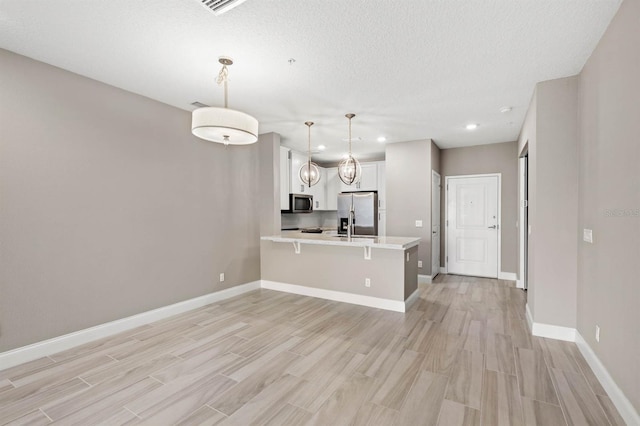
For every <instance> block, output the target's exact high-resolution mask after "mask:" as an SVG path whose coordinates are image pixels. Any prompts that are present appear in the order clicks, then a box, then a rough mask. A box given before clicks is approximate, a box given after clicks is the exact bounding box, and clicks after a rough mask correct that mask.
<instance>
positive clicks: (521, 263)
mask: <svg viewBox="0 0 640 426" xmlns="http://www.w3.org/2000/svg"><path fill="white" fill-rule="evenodd" d="M524 161H525V160H524V156H522V157H519V158H518V251H519V261H518V278H517V280H516V287H518V288H524V280H525V278H526V277H525V276H524V262H525V259H524V253H525V249H524V241H525V234H524V233H525V232H526V230H525V229H524V226H525V225H524V180H525V176H524V173H525V169H524Z"/></svg>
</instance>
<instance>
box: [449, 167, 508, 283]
mask: <svg viewBox="0 0 640 426" xmlns="http://www.w3.org/2000/svg"><path fill="white" fill-rule="evenodd" d="M499 183H500V182H499V178H498V176H477V177H448V178H447V224H448V225H447V272H448V273H450V274H460V275H473V276H478V277H491V278H497V277H498V235H499V224H500V218H499V217H498V212H499V210H498V202H499V200H498V193H499Z"/></svg>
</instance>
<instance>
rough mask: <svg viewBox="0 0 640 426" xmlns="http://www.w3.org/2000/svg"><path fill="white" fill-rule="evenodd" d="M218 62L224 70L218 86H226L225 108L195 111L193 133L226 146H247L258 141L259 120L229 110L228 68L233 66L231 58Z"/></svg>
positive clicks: (192, 122)
mask: <svg viewBox="0 0 640 426" xmlns="http://www.w3.org/2000/svg"><path fill="white" fill-rule="evenodd" d="M218 62H220V63H221V64H222V69H221V70H220V73H219V74H218V79H217V82H218V84H224V108H218V107H203V108H198V109H196V110H194V111H193V114H192V116H191V133H193V134H194V135H195V136H197V137H199V138H200V139H204V140H207V141H210V142H218V143H223V144H225V145H247V144H251V143H254V142H256V141H257V140H258V120H256V119H255V118H253V117H252V116H250V115H249V114H246V113H244V112H242V111H236V110H234V109H230V108H228V88H227V80H228V74H229V70H228V68H227V66H230V65H232V64H233V60H232V59H231V58H227V57H225V56H221V57H220V58H219V59H218Z"/></svg>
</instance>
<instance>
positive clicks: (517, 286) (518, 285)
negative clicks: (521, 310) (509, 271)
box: [516, 280, 524, 288]
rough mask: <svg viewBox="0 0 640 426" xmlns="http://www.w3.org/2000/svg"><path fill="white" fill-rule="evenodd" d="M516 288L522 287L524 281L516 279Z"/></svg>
mask: <svg viewBox="0 0 640 426" xmlns="http://www.w3.org/2000/svg"><path fill="white" fill-rule="evenodd" d="M516 288H524V281H523V280H516Z"/></svg>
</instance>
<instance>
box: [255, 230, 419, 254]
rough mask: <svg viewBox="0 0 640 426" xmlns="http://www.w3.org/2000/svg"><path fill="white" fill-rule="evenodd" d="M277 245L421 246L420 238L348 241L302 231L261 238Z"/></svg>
mask: <svg viewBox="0 0 640 426" xmlns="http://www.w3.org/2000/svg"><path fill="white" fill-rule="evenodd" d="M261 239H262V240H267V241H273V242H276V243H294V242H295V243H302V244H321V245H327V246H350V247H367V246H371V247H373V248H382V249H392V250H406V249H408V248H411V247H415V246H417V245H418V244H420V238H413V237H373V236H372V237H358V236H354V237H351V239H348V238H347V237H346V236H338V235H337V234H336V233H335V232H334V233H326V232H323V233H322V234H312V233H306V232H300V231H282V232H281V233H280V235H270V236H266V237H261Z"/></svg>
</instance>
